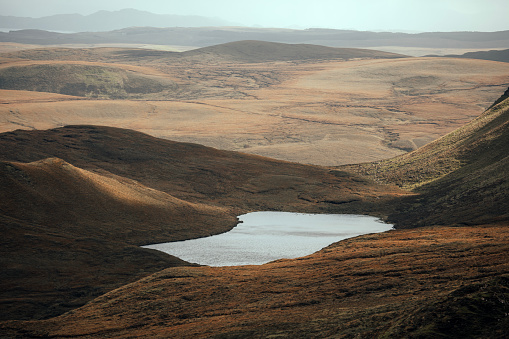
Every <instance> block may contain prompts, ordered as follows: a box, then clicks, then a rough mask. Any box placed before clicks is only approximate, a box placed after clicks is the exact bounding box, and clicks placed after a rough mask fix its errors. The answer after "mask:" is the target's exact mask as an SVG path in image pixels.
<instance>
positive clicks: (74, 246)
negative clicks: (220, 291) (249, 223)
mask: <svg viewBox="0 0 509 339" xmlns="http://www.w3.org/2000/svg"><path fill="white" fill-rule="evenodd" d="M104 174H106V173H104ZM235 224H236V218H235V216H234V215H231V212H229V211H228V210H227V209H224V208H219V207H210V206H205V205H200V204H192V203H188V202H185V201H182V200H179V199H176V198H174V197H172V196H170V195H168V194H166V193H163V192H160V191H157V190H154V189H150V188H148V187H145V186H143V185H141V184H139V183H137V182H135V181H133V180H129V179H126V178H121V177H118V176H113V175H109V176H104V175H100V174H97V173H92V172H89V171H86V170H83V169H80V168H77V167H75V166H73V165H71V164H69V163H67V162H65V161H63V160H61V159H58V158H48V159H43V160H40V161H36V162H31V163H19V162H0V229H1V234H2V238H1V239H0V249H1V250H0V251H1V256H0V258H1V259H0V263H1V265H2V279H0V291H1V292H0V309H1V312H0V313H1V318H0V319H39V318H46V317H51V316H56V315H58V314H61V313H63V312H65V311H68V310H70V309H73V308H76V307H78V306H80V305H82V304H84V303H85V302H87V301H88V300H90V299H92V298H94V297H96V296H98V295H100V294H102V293H105V292H107V291H109V290H111V289H114V288H116V287H119V286H121V285H123V284H125V283H128V282H131V281H134V280H136V279H139V278H141V277H143V276H146V275H148V274H150V273H153V272H156V271H158V270H161V269H163V268H167V267H172V266H181V265H189V263H186V262H184V261H182V260H180V259H178V258H175V257H172V256H169V255H166V254H164V253H160V252H157V251H151V250H146V249H142V248H140V247H138V246H139V245H143V244H148V243H151V242H158V241H168V240H182V239H187V238H189V237H199V236H207V235H209V234H211V233H219V232H224V231H226V230H229V229H230V228H231V227H233V226H234V225H235Z"/></svg>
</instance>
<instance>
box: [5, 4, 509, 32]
mask: <svg viewBox="0 0 509 339" xmlns="http://www.w3.org/2000/svg"><path fill="white" fill-rule="evenodd" d="M123 8H135V9H138V10H145V11H149V12H153V13H159V14H179V15H201V16H207V17H216V18H221V19H224V20H228V21H230V22H233V23H238V24H241V25H245V26H256V25H259V26H263V27H292V28H310V27H322V28H338V29H357V30H392V31H395V30H400V31H501V30H509V20H507V15H508V14H509V0H350V1H344V0H250V1H242V0H178V1H177V0H0V14H1V15H15V16H30V17H42V16H48V15H53V14H68V13H79V14H83V15H88V14H92V13H94V12H97V11H99V10H109V11H114V10H120V9H123ZM0 26H1V23H0Z"/></svg>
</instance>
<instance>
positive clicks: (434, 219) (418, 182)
mask: <svg viewBox="0 0 509 339" xmlns="http://www.w3.org/2000/svg"><path fill="white" fill-rule="evenodd" d="M508 92H509V91H506V93H505V94H504V95H503V96H502V97H501V98H500V99H499V100H497V102H496V104H495V105H493V106H492V107H491V108H490V109H488V110H487V111H485V112H484V113H483V114H482V115H481V116H479V117H478V118H476V119H474V120H473V121H472V122H470V123H469V124H467V125H465V126H464V127H462V128H460V129H458V130H456V131H454V132H452V133H450V134H447V135H446V136H444V137H442V138H440V139H438V140H436V141H434V142H432V143H430V144H428V145H426V146H424V147H422V148H420V149H418V150H416V151H414V152H411V153H408V154H405V155H403V156H400V157H396V158H393V159H389V160H384V161H380V162H375V163H370V164H362V165H356V166H349V167H348V168H349V169H353V170H356V171H358V172H361V173H363V174H366V175H368V176H370V177H371V178H374V179H375V180H378V181H380V182H386V183H395V184H398V185H400V186H402V187H406V188H413V189H414V191H415V192H416V193H418V194H419V195H418V196H417V197H414V198H411V199H409V200H408V201H407V204H404V205H403V207H402V208H401V209H400V212H398V213H396V214H395V215H393V216H392V220H393V221H395V222H397V223H398V224H399V225H405V226H406V227H415V226H419V225H430V224H442V225H447V224H482V223H491V222H507V221H508V220H509V201H508V200H507V196H508V194H509V183H508V182H507V178H508V177H509V170H508V168H509V167H508V164H509V154H508V152H507V149H508V147H509V133H508V130H509V97H508V94H509V93H508Z"/></svg>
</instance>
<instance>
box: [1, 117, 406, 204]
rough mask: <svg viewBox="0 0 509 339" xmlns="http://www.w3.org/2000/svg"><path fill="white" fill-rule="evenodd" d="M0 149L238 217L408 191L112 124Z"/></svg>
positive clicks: (10, 141)
mask: <svg viewBox="0 0 509 339" xmlns="http://www.w3.org/2000/svg"><path fill="white" fill-rule="evenodd" d="M0 146H1V147H0V160H7V161H17V162H32V161H38V160H42V159H45V158H51V157H57V158H60V159H63V160H64V161H66V162H68V163H70V164H72V165H74V166H77V167H80V168H83V169H86V170H92V171H96V172H100V173H102V172H104V171H106V172H107V173H110V174H114V175H116V176H121V177H125V178H129V179H132V180H136V181H137V182H139V183H140V184H142V185H145V186H147V187H150V188H153V189H157V190H159V191H162V192H165V193H168V194H170V195H172V196H174V197H176V198H179V199H182V200H186V201H189V202H201V203H207V204H215V205H219V206H230V207H233V208H236V209H237V211H239V212H242V211H246V210H260V209H268V210H274V209H276V210H288V211H293V210H294V211H309V212H313V211H338V212H339V211H350V212H356V211H360V210H363V209H366V208H367V210H366V211H368V210H370V209H371V208H372V207H373V208H375V207H374V206H375V205H378V202H379V201H384V199H391V198H392V197H393V196H394V195H396V196H399V195H400V194H406V193H405V192H404V191H402V190H399V189H397V188H395V187H394V186H392V187H389V186H384V185H378V184H375V183H373V182H372V181H370V180H366V179H362V178H360V177H359V176H357V175H354V174H349V173H345V172H342V171H336V170H331V169H328V168H324V167H319V166H309V165H301V164H297V163H290V162H285V161H279V160H274V159H269V158H264V157H260V156H255V155H248V154H243V153H237V152H229V151H221V150H217V149H214V148H209V147H205V146H201V145H197V144H190V143H178V142H173V141H169V140H164V139H158V138H154V137H151V136H149V135H147V134H144V133H140V132H135V131H131V130H125V129H119V128H112V127H100V126H67V127H62V128H56V129H52V130H42V131H24V130H17V131H13V132H7V133H2V134H0ZM107 173H106V175H108V174H107Z"/></svg>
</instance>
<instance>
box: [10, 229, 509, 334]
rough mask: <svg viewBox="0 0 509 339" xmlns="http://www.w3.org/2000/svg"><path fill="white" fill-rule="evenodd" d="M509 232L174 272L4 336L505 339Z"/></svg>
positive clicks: (367, 241)
mask: <svg viewBox="0 0 509 339" xmlns="http://www.w3.org/2000/svg"><path fill="white" fill-rule="evenodd" d="M508 251H509V228H508V227H479V228H470V227H460V228H450V227H442V228H439V227H436V228H420V229H414V230H398V231H391V232H387V233H383V234H377V235H366V236H361V237H357V238H353V239H348V240H345V241H341V242H339V243H337V244H334V245H331V246H329V247H328V248H326V249H324V250H322V251H321V252H318V253H316V254H314V255H311V256H308V257H304V258H301V259H296V260H280V261H277V262H274V263H270V264H266V265H262V266H240V267H223V268H217V267H196V268H188V267H186V268H171V269H167V270H164V271H161V272H158V273H156V274H154V275H151V276H150V277H148V278H145V279H142V280H140V281H138V282H135V283H133V284H130V285H126V286H124V287H122V288H119V289H117V290H114V291H112V292H110V293H108V294H105V295H103V296H101V297H99V298H97V299H95V300H93V301H92V302H90V303H88V304H87V305H85V306H84V307H82V308H79V309H77V310H75V311H73V312H69V313H66V314H64V315H62V316H60V317H57V318H53V319H49V320H45V321H30V322H19V321H17V322H14V321H11V322H3V323H0V331H1V333H3V334H5V335H11V336H15V335H20V334H21V335H24V336H31V337H80V338H101V337H109V338H112V337H122V338H133V337H146V338H270V337H286V338H328V337H338V338H458V339H459V338H461V339H464V338H497V339H498V338H504V336H506V334H507V333H508V330H509V317H508V316H507V300H508V298H509V275H508V272H509V261H508V260H507V259H508V255H507V253H508Z"/></svg>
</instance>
